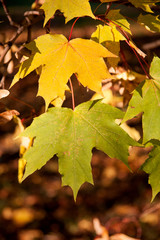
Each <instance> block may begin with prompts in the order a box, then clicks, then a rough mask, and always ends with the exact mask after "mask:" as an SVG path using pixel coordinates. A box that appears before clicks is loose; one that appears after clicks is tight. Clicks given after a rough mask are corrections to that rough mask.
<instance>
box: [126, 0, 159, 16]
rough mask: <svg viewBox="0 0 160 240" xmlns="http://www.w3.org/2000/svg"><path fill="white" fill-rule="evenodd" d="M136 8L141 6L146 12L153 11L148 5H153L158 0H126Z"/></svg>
mask: <svg viewBox="0 0 160 240" xmlns="http://www.w3.org/2000/svg"><path fill="white" fill-rule="evenodd" d="M128 1H129V2H130V3H132V4H133V5H134V6H135V7H136V8H142V9H143V10H144V11H146V12H151V13H152V12H153V11H152V10H151V8H150V7H152V6H155V4H156V3H157V2H159V0H147V1H146V0H128Z"/></svg>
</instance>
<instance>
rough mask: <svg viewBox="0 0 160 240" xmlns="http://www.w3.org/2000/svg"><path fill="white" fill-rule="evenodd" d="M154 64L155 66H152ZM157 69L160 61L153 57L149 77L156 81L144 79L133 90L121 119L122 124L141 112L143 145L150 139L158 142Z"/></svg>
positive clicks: (159, 98)
mask: <svg viewBox="0 0 160 240" xmlns="http://www.w3.org/2000/svg"><path fill="white" fill-rule="evenodd" d="M155 62H156V64H154V63H155ZM159 69H160V59H158V57H154V59H153V61H152V63H151V68H150V75H151V76H152V77H153V78H154V77H155V78H156V79H146V80H145V81H143V82H142V83H141V84H140V85H139V86H138V87H137V89H135V90H134V92H133V96H132V98H131V100H130V102H129V106H128V109H127V111H126V113H125V116H124V119H123V122H124V121H127V120H128V119H131V118H133V117H134V116H136V115H137V114H139V113H141V112H142V113H143V116H142V125H143V143H147V142H148V141H150V140H151V139H157V140H160V128H159V119H160V78H157V75H158V71H159Z"/></svg>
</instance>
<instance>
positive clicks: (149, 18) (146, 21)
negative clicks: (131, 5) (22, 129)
mask: <svg viewBox="0 0 160 240" xmlns="http://www.w3.org/2000/svg"><path fill="white" fill-rule="evenodd" d="M138 23H139V24H141V25H144V26H145V28H146V29H147V30H149V31H151V32H159V31H160V20H159V18H158V17H157V16H154V15H151V14H147V15H142V14H140V15H139V17H138Z"/></svg>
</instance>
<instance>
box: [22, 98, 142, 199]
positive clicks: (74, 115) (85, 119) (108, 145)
mask: <svg viewBox="0 0 160 240" xmlns="http://www.w3.org/2000/svg"><path fill="white" fill-rule="evenodd" d="M122 117H123V112H122V111H120V110H118V109H116V108H113V107H112V106H110V105H107V104H103V103H101V102H100V101H98V102H97V101H89V102H86V103H83V104H81V105H79V106H77V107H76V108H75V110H74V111H73V110H71V109H68V108H56V107H55V108H50V109H49V110H48V112H46V113H44V114H42V115H41V116H39V117H37V118H35V120H34V121H33V123H32V124H31V126H30V127H28V128H27V129H26V130H25V131H24V133H23V136H26V137H31V138H34V144H33V147H30V148H29V150H28V151H27V152H26V153H25V154H24V159H25V160H26V161H27V165H26V170H25V173H24V176H23V180H24V179H25V178H26V177H27V176H29V175H30V174H32V173H33V172H34V171H36V170H37V169H40V168H41V167H42V166H43V165H45V164H46V162H47V161H48V160H49V159H50V158H52V157H53V156H54V155H55V154H56V155H57V156H58V158H59V172H60V173H61V175H62V185H69V186H70V187H71V188H72V189H73V192H74V196H76V195H77V192H78V190H79V188H80V186H81V185H82V184H83V183H84V182H86V181H87V182H90V183H93V180H92V174H91V165H90V161H91V156H92V149H93V148H94V147H95V148H97V149H98V150H101V151H103V152H105V153H106V154H108V155H109V156H110V157H112V158H118V159H120V160H122V161H123V162H124V163H125V164H126V165H127V166H128V162H127V158H128V147H129V146H133V145H137V142H135V141H134V140H133V139H132V138H130V137H129V135H128V134H127V133H126V132H125V131H124V130H123V129H121V127H120V126H119V125H117V124H116V123H115V119H120V118H122Z"/></svg>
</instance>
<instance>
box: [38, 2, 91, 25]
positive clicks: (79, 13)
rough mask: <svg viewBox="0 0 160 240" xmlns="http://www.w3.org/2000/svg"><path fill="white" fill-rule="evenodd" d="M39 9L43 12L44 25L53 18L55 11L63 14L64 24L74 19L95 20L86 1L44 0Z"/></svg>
mask: <svg viewBox="0 0 160 240" xmlns="http://www.w3.org/2000/svg"><path fill="white" fill-rule="evenodd" d="M41 9H43V10H44V12H45V21H44V25H46V23H47V22H48V20H49V19H50V18H51V17H53V15H54V14H55V12H56V10H60V11H61V12H62V13H64V16H65V17H66V19H65V21H66V23H67V22H68V21H70V20H71V19H72V18H75V17H84V16H89V17H92V18H94V19H95V16H94V15H93V13H92V10H91V7H90V4H89V1H88V0H81V1H79V0H70V1H68V0H61V1H59V0H45V2H44V4H43V5H42V7H41Z"/></svg>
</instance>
